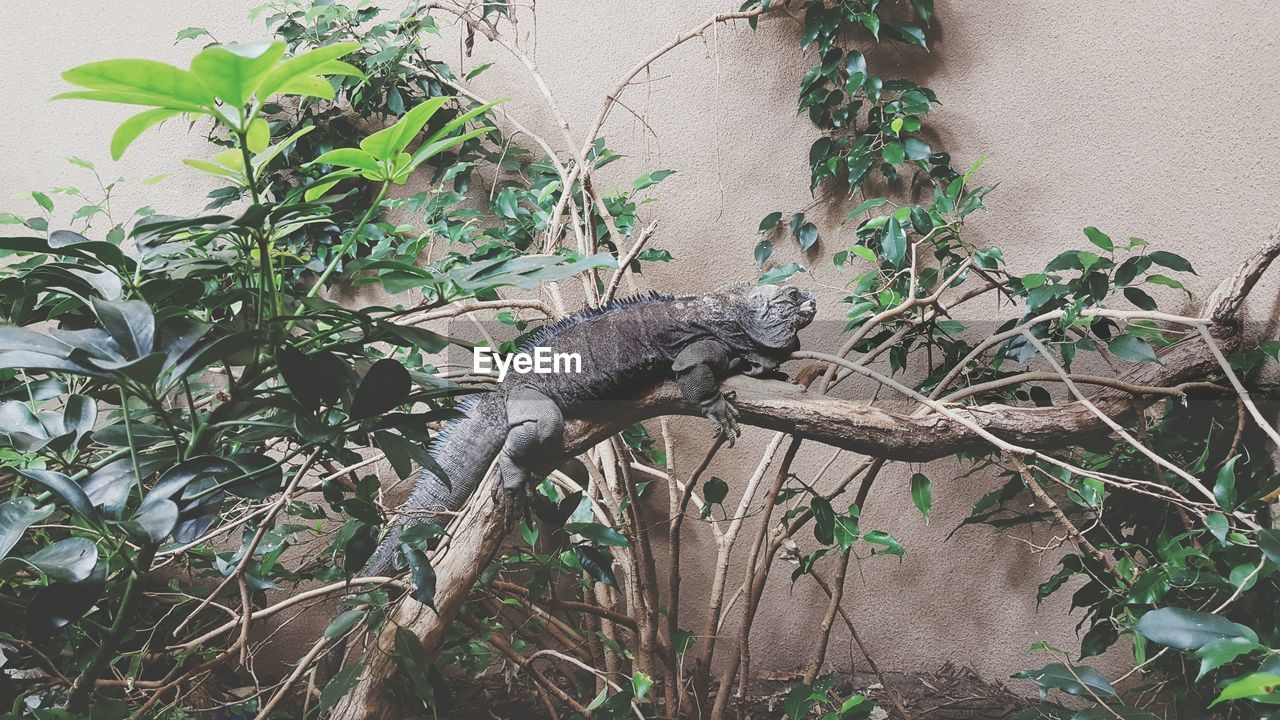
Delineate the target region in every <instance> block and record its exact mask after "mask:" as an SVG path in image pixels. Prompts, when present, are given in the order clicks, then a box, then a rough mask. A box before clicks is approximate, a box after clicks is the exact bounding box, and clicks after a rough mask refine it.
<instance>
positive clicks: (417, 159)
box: [408, 125, 493, 172]
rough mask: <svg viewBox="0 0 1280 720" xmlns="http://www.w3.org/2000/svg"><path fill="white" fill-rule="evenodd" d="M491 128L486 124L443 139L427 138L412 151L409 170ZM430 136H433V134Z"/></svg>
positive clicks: (491, 128)
mask: <svg viewBox="0 0 1280 720" xmlns="http://www.w3.org/2000/svg"><path fill="white" fill-rule="evenodd" d="M491 130H493V127H491V126H488V125H486V126H484V127H479V128H476V129H474V130H469V131H467V132H465V133H462V134H461V135H454V136H452V137H446V138H444V139H443V140H428V141H427V142H425V143H423V144H422V147H420V148H418V149H417V150H416V151H415V152H414V153H413V159H412V161H411V162H410V163H409V165H408V169H409V171H410V172H412V171H413V170H415V169H416V168H417V167H418V166H419V165H421V164H422V163H423V162H425V161H426V160H428V159H430V158H432V157H435V156H436V155H439V154H440V153H442V152H444V151H445V150H448V149H449V148H451V147H454V146H456V145H461V144H462V143H464V142H466V141H468V140H470V139H471V138H474V137H479V136H481V135H484V134H485V133H487V132H490V131H491ZM437 134H438V133H437ZM432 137H435V136H434V135H433V136H432Z"/></svg>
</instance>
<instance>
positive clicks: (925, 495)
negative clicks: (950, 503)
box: [911, 473, 933, 522]
mask: <svg viewBox="0 0 1280 720" xmlns="http://www.w3.org/2000/svg"><path fill="white" fill-rule="evenodd" d="M911 502H913V503H915V506H916V509H917V510H919V511H920V514H921V515H923V516H924V519H925V521H926V522H927V521H928V520H929V510H930V509H931V508H932V507H933V485H932V484H931V483H930V482H929V478H927V477H925V476H924V475H922V474H920V473H916V474H914V475H912V476H911Z"/></svg>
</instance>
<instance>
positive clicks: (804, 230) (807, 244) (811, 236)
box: [799, 222, 818, 251]
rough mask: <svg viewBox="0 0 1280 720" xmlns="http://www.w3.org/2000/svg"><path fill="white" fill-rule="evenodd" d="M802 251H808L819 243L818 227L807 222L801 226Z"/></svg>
mask: <svg viewBox="0 0 1280 720" xmlns="http://www.w3.org/2000/svg"><path fill="white" fill-rule="evenodd" d="M799 238H800V249H801V250H806V251H807V250H808V249H809V248H811V247H813V246H814V244H816V243H817V242H818V226H817V225H814V224H813V223H811V222H807V223H805V224H804V225H801V226H800V235H799Z"/></svg>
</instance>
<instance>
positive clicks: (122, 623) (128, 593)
mask: <svg viewBox="0 0 1280 720" xmlns="http://www.w3.org/2000/svg"><path fill="white" fill-rule="evenodd" d="M156 548H157V546H156V545H155V544H154V543H148V544H147V545H144V546H143V547H142V550H141V552H140V553H139V554H138V559H137V561H136V563H135V564H134V567H133V568H132V569H130V570H129V579H128V580H127V581H126V582H125V586H124V597H123V598H121V600H120V611H119V612H117V613H116V617H115V619H114V620H113V621H112V623H111V628H110V629H109V630H107V636H106V637H105V638H104V639H103V641H102V646H101V647H99V648H98V651H97V652H96V653H94V655H93V659H91V660H90V661H89V664H88V665H86V666H85V668H84V671H83V672H81V673H80V675H79V677H77V678H76V681H75V683H73V684H72V685H71V693H70V695H68V696H67V704H66V710H68V711H70V712H79V711H81V710H84V709H85V708H86V707H87V706H88V704H89V694H90V692H91V691H92V690H93V687H94V684H95V683H97V681H98V676H100V675H101V674H102V671H103V670H105V669H106V668H107V665H108V664H109V663H110V662H111V658H112V657H113V656H114V655H115V653H116V647H118V646H119V645H120V640H121V639H122V638H123V637H124V634H125V630H126V629H127V628H128V627H129V620H130V618H131V616H132V615H133V606H134V605H135V604H136V602H137V599H138V596H139V595H140V594H141V593H140V590H141V586H140V584H139V582H138V579H139V578H140V577H141V576H142V574H143V573H145V572H146V571H147V570H149V569H150V568H151V561H152V560H153V559H154V558H155V555H156Z"/></svg>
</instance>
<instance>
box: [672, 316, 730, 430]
mask: <svg viewBox="0 0 1280 720" xmlns="http://www.w3.org/2000/svg"><path fill="white" fill-rule="evenodd" d="M729 362H730V357H729V348H728V347H727V346H725V344H724V343H722V342H719V341H717V340H710V339H708V340H699V341H698V342H696V343H694V344H692V345H690V346H689V347H687V348H685V349H684V350H681V351H680V353H679V354H678V355H676V358H675V361H674V362H673V363H672V364H671V369H672V370H673V371H675V374H676V384H677V385H679V386H680V392H681V393H682V394H683V395H684V397H685V399H686V400H688V401H689V402H691V403H694V404H696V405H697V406H698V407H699V408H701V409H702V414H703V415H706V416H707V417H709V418H711V419H712V420H713V421H714V422H715V424H716V426H717V427H718V428H719V429H720V433H721V434H722V435H724V437H725V439H726V440H728V441H729V445H730V446H732V445H733V441H734V439H735V438H737V437H738V436H740V435H742V429H741V428H739V427H738V411H737V409H736V408H734V407H733V405H732V404H731V403H730V402H729V398H728V397H727V396H726V395H725V394H724V393H722V392H720V378H722V377H724V376H725V375H726V374H728V370H729Z"/></svg>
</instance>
